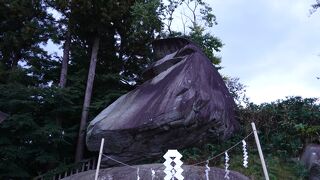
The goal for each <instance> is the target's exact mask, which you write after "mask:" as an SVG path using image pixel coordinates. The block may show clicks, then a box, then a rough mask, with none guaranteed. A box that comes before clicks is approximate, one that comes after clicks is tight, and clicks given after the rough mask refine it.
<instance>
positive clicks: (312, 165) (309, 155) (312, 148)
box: [301, 144, 320, 180]
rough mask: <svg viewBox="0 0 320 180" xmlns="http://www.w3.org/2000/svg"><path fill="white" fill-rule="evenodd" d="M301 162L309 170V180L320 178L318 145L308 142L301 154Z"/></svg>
mask: <svg viewBox="0 0 320 180" xmlns="http://www.w3.org/2000/svg"><path fill="white" fill-rule="evenodd" d="M301 162H302V164H303V165H305V166H306V168H307V169H308V170H309V179H310V180H320V145H319V144H308V145H307V146H306V147H305V149H304V151H303V154H302V156H301Z"/></svg>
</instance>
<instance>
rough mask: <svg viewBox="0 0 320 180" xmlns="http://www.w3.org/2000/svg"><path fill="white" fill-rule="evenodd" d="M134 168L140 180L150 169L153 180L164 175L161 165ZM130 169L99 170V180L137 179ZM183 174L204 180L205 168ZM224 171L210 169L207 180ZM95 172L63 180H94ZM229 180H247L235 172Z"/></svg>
mask: <svg viewBox="0 0 320 180" xmlns="http://www.w3.org/2000/svg"><path fill="white" fill-rule="evenodd" d="M133 167H134V168H138V167H139V172H140V173H139V176H140V179H141V180H151V179H152V176H151V169H153V170H155V178H154V179H153V180H163V178H164V177H165V173H164V172H163V170H164V166H163V164H147V165H139V166H133ZM134 168H131V167H114V168H108V169H101V170H100V171H99V178H98V179H99V180H136V179H137V170H136V169H134ZM182 168H183V172H182V175H183V177H184V179H186V180H205V179H206V177H205V170H206V168H205V167H199V166H188V165H187V166H182ZM224 175H225V173H224V170H223V169H220V168H215V167H210V171H209V179H210V180H223V179H224ZM94 176H95V171H94V170H91V171H86V172H82V173H79V174H76V175H73V176H70V177H67V178H64V179H63V180H89V179H94ZM229 177H230V180H249V178H248V177H246V176H244V175H242V174H240V173H238V172H235V171H230V174H229Z"/></svg>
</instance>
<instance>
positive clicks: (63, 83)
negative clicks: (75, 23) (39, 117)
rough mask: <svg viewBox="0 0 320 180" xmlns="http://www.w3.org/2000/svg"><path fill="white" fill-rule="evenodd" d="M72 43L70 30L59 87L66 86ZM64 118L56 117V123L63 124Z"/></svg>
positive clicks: (64, 50) (64, 48)
mask: <svg viewBox="0 0 320 180" xmlns="http://www.w3.org/2000/svg"><path fill="white" fill-rule="evenodd" d="M70 44H71V34H70V32H69V31H67V33H66V38H65V42H64V44H63V57H62V64H61V72H60V81H59V87H60V88H65V87H66V84H67V74H68V62H69V54H70ZM62 121H63V120H62V118H61V116H60V114H58V115H57V117H56V123H57V125H58V126H61V124H62Z"/></svg>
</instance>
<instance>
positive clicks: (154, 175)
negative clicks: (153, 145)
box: [151, 168, 156, 180]
mask: <svg viewBox="0 0 320 180" xmlns="http://www.w3.org/2000/svg"><path fill="white" fill-rule="evenodd" d="M155 177H156V172H155V171H154V170H153V169H152V168H151V180H153V179H154V178H155Z"/></svg>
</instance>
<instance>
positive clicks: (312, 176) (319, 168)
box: [309, 160, 320, 180]
mask: <svg viewBox="0 0 320 180" xmlns="http://www.w3.org/2000/svg"><path fill="white" fill-rule="evenodd" d="M309 180H320V160H318V161H316V162H313V163H312V165H311V168H310V173H309Z"/></svg>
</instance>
